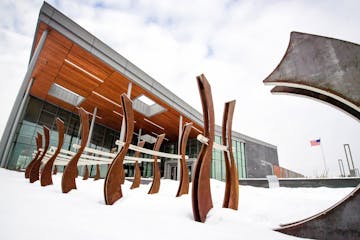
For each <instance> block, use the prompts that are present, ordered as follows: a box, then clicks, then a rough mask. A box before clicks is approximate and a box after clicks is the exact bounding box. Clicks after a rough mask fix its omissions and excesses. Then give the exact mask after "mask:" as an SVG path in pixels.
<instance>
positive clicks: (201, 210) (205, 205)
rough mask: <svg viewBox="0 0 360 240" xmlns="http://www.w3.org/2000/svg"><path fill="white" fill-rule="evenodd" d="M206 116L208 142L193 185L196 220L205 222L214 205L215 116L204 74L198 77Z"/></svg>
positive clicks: (197, 162) (204, 145) (203, 148)
mask: <svg viewBox="0 0 360 240" xmlns="http://www.w3.org/2000/svg"><path fill="white" fill-rule="evenodd" d="M196 80H197V83H198V87H199V93H200V98H201V104H202V109H203V117H204V135H205V137H206V138H208V139H209V141H208V144H204V143H203V144H202V146H201V149H200V152H199V155H198V158H197V161H196V165H195V171H194V177H193V187H192V208H193V215H194V220H195V221H198V222H205V220H206V216H207V213H208V212H209V210H210V209H211V208H212V207H213V203H212V198H211V192H210V170H211V168H210V167H211V159H212V148H213V143H214V131H215V117H214V106H213V101H212V94H211V87H210V84H209V83H208V81H207V80H206V78H205V76H204V75H203V74H202V75H200V76H198V77H197V78H196Z"/></svg>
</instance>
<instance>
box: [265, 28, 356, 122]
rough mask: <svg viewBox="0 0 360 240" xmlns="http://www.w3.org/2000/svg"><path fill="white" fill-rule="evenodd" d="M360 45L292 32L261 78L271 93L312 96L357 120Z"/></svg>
mask: <svg viewBox="0 0 360 240" xmlns="http://www.w3.org/2000/svg"><path fill="white" fill-rule="evenodd" d="M359 78H360V45H358V44H355V43H351V42H346V41H342V40H339V39H334V38H328V37H322V36H317V35H312V34H306V33H299V32H292V33H291V36H290V42H289V46H288V48H287V50H286V53H285V55H284V57H283V58H282V60H281V62H280V63H279V65H278V66H277V67H276V68H275V70H274V71H273V72H272V73H271V74H270V75H269V76H268V77H267V78H266V79H265V80H264V81H263V82H264V84H268V85H276V87H275V88H273V89H272V90H271V92H272V93H286V94H295V95H302V96H306V97H311V98H315V99H317V100H320V101H324V102H326V103H329V104H331V105H332V106H335V107H336V108H338V109H340V110H342V111H344V112H345V113H348V114H350V116H353V117H354V118H355V119H357V120H358V121H360V81H359Z"/></svg>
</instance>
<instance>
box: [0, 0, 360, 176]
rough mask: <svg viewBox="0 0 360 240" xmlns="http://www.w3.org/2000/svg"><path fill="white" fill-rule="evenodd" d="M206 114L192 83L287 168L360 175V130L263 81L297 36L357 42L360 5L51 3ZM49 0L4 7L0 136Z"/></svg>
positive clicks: (218, 115) (348, 119)
mask: <svg viewBox="0 0 360 240" xmlns="http://www.w3.org/2000/svg"><path fill="white" fill-rule="evenodd" d="M49 3H50V4H51V5H53V6H54V7H55V8H57V9H58V10H60V11H61V12H63V13H64V14H65V15H66V16H68V17H70V18H71V19H73V20H74V21H75V22H77V23H78V24H79V25H80V26H82V27H83V28H85V29H86V30H88V31H89V32H90V33H92V34H93V35H95V36H96V37H98V38H99V39H100V40H102V41H103V42H105V43H106V44H108V45H109V46H110V47H112V48H113V49H114V50H115V51H117V52H118V53H120V54H121V55H123V56H124V57H125V58H127V59H128V60H130V61H131V62H132V63H134V64H135V65H137V66H138V67H140V68H141V69H142V70H144V71H145V72H146V73H148V74H149V75H150V76H152V77H153V78H155V79H156V80H157V81H158V82H160V83H161V84H163V85H164V86H165V87H167V88H168V89H169V90H171V91H172V92H174V93H175V94H176V95H178V96H179V97H181V98H182V99H184V100H185V101H186V102H187V103H189V104H191V105H192V106H193V107H195V108H196V109H197V110H198V111H200V112H201V103H200V97H199V95H198V89H197V85H196V81H195V77H196V76H197V75H199V74H201V73H204V74H205V75H206V77H207V79H208V80H209V82H210V84H211V86H212V93H213V100H214V103H215V112H216V123H217V124H219V125H220V124H221V121H222V112H223V104H224V102H226V101H229V100H232V99H235V100H236V108H235V114H234V120H233V130H235V131H238V132H240V133H243V134H246V135H249V136H251V137H255V138H257V139H260V140H262V141H265V142H268V143H271V144H273V145H276V146H277V147H278V155H279V162H280V165H281V166H283V167H286V168H289V169H291V170H294V171H297V172H300V173H302V174H305V175H307V176H318V175H320V174H321V173H322V171H323V169H324V164H323V160H322V156H321V148H320V147H310V140H313V139H317V138H321V141H322V146H323V149H324V153H325V158H326V162H327V165H328V168H329V172H330V175H332V176H337V175H339V167H338V159H343V161H344V164H345V170H346V172H348V168H347V166H346V160H345V154H344V150H343V144H344V143H349V144H350V146H351V150H352V154H353V159H354V163H355V166H356V167H357V168H359V167H360V122H358V121H356V120H354V119H353V118H351V117H349V116H348V115H346V114H344V113H342V112H340V111H338V110H337V109H334V108H333V107H331V106H328V105H326V104H324V103H321V102H317V101H315V100H312V99H307V98H301V97H294V96H279V95H271V94H270V90H271V87H269V86H264V85H263V83H262V81H263V80H264V79H265V78H266V77H267V76H268V75H269V74H270V73H271V72H272V71H273V70H274V68H275V67H276V66H277V64H278V63H279V62H280V60H281V58H282V56H283V55H284V53H285V51H286V48H287V46H288V42H289V37H290V32H291V31H300V32H306V33H312V34H318V35H324V36H328V37H334V38H339V39H343V40H347V41H351V42H354V43H357V44H359V43H360V30H359V24H360V14H359V11H360V1H356V0H355V1H265V0H264V1H208V0H203V1H196V0H191V1H153V0H151V1H142V0H138V1H125V0H122V1H118V0H109V1H95V0H94V1H90V0H89V1H85V0H84V1H60V0H58V1H49ZM41 5H42V1H28V0H23V1H4V0H2V1H0V16H1V21H0V71H1V73H2V80H1V82H2V83H3V84H2V85H3V86H2V87H1V88H0V110H1V117H0V134H1V135H2V132H3V129H4V127H5V124H6V121H7V119H8V116H9V114H10V111H11V108H12V106H13V103H14V101H15V97H16V94H17V92H18V90H19V87H20V84H21V82H22V80H23V77H24V74H25V72H26V68H27V64H28V61H29V56H30V51H31V46H32V42H33V37H34V32H35V27H36V23H37V18H38V14H39V10H40V7H41Z"/></svg>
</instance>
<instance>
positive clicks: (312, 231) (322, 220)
mask: <svg viewBox="0 0 360 240" xmlns="http://www.w3.org/2000/svg"><path fill="white" fill-rule="evenodd" d="M359 211H360V185H358V186H357V187H356V188H355V189H354V191H352V192H351V193H350V194H349V195H347V196H346V197H345V198H344V199H342V200H341V201H339V202H338V203H336V204H335V205H333V206H332V207H330V208H328V209H326V210H325V211H322V212H320V213H318V214H316V215H314V216H311V217H309V218H305V219H303V220H300V221H297V222H293V223H289V224H284V225H281V227H280V228H278V229H275V231H278V232H282V233H285V234H289V235H293V236H297V237H302V238H311V239H330V240H331V239H360V215H359V214H358V213H359Z"/></svg>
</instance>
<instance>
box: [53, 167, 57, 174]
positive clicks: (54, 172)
mask: <svg viewBox="0 0 360 240" xmlns="http://www.w3.org/2000/svg"><path fill="white" fill-rule="evenodd" d="M56 174H57V166H56V165H54V170H53V175H56Z"/></svg>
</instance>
